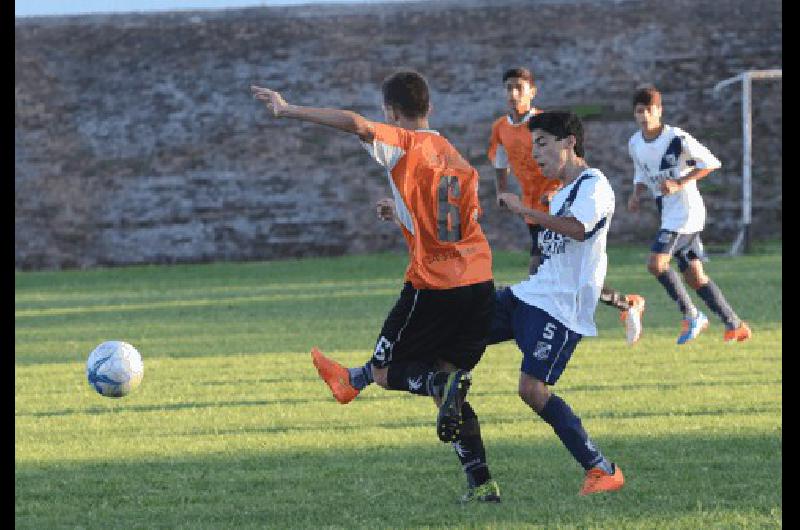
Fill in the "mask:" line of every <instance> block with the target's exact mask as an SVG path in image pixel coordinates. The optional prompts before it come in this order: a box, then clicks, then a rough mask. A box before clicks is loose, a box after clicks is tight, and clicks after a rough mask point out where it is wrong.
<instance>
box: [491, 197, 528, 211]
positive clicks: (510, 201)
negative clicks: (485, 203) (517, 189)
mask: <svg viewBox="0 0 800 530" xmlns="http://www.w3.org/2000/svg"><path fill="white" fill-rule="evenodd" d="M497 202H498V204H500V206H503V207H504V208H508V209H509V210H510V211H511V212H513V213H516V214H520V213H522V208H523V207H522V201H520V199H519V197H518V196H517V195H514V194H513V193H507V192H506V193H501V194H500V195H498V196H497Z"/></svg>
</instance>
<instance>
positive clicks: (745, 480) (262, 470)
mask: <svg viewBox="0 0 800 530" xmlns="http://www.w3.org/2000/svg"><path fill="white" fill-rule="evenodd" d="M758 251H759V253H758V254H755V255H749V256H745V257H737V258H723V257H718V258H713V259H712V261H711V262H710V263H709V264H707V268H706V270H707V271H708V273H709V274H710V275H711V276H712V277H713V278H714V279H715V281H716V282H717V283H718V285H719V286H720V287H721V288H722V290H723V291H724V292H725V293H726V295H727V296H728V298H729V300H730V302H731V304H732V305H733V307H734V308H736V309H737V311H738V312H739V313H740V315H741V316H742V317H743V318H745V319H747V320H748V321H749V322H750V323H751V325H752V328H753V330H754V333H755V335H754V338H753V339H752V340H751V341H749V342H746V343H742V344H735V345H726V344H723V342H722V340H721V339H722V332H723V328H722V325H721V324H720V322H719V320H718V319H716V318H714V317H712V322H711V326H710V327H709V329H708V330H707V331H706V332H705V333H704V334H703V335H701V336H700V337H699V338H698V339H697V340H695V341H693V342H692V343H689V344H687V345H686V346H682V347H678V346H676V345H675V338H676V337H677V334H678V330H679V315H678V313H677V310H676V308H675V307H674V304H673V302H672V301H670V300H669V299H668V298H667V295H666V294H665V293H664V292H663V289H662V288H661V286H660V285H659V284H658V283H657V282H656V281H655V280H654V279H653V278H652V277H651V276H650V275H649V274H648V273H647V271H646V270H645V266H644V262H645V259H646V256H647V250H646V248H645V247H625V248H613V249H611V250H610V259H609V275H608V278H607V283H608V284H609V285H611V286H615V287H617V288H619V289H620V290H622V291H624V292H639V293H642V294H643V295H645V296H646V297H647V312H646V314H645V319H644V322H645V334H644V336H643V338H642V340H641V341H640V343H639V344H637V345H636V346H635V347H633V348H631V347H628V346H627V345H626V344H625V340H624V333H623V329H622V327H621V326H620V325H619V322H618V316H617V313H616V311H613V310H611V309H609V308H607V307H605V306H602V305H600V306H599V307H598V310H597V313H596V318H597V322H598V326H599V329H600V336H599V337H596V338H587V339H584V340H583V341H582V342H581V344H580V345H579V346H578V349H577V351H576V352H575V355H574V356H573V359H572V361H571V362H570V365H569V366H568V368H567V370H566V371H565V373H564V375H563V376H562V378H561V380H560V381H559V383H558V385H557V386H556V387H555V391H556V392H557V393H558V394H559V395H561V396H562V397H563V398H565V399H566V400H567V401H568V402H569V403H570V404H571V405H572V407H573V408H574V409H575V411H576V412H577V413H578V414H579V415H580V416H581V417H582V419H583V423H584V426H585V428H586V429H587V431H588V432H589V433H590V434H591V436H592V438H593V439H594V441H595V442H596V443H597V444H598V445H599V446H600V448H601V449H602V450H603V451H604V453H605V454H606V455H607V456H609V457H610V458H611V459H612V460H614V461H616V462H617V463H619V464H620V466H621V467H622V469H623V470H624V472H625V475H626V480H627V482H626V486H625V488H623V489H622V490H620V491H619V492H616V493H613V494H605V495H595V496H590V497H586V498H583V497H578V496H577V491H578V489H579V487H580V483H581V478H582V472H581V469H580V468H579V466H578V465H577V464H576V463H575V462H574V461H573V460H572V459H571V457H570V456H569V454H568V453H567V451H566V450H565V449H564V448H563V447H562V446H561V445H560V443H559V441H558V439H557V438H556V437H555V435H554V434H553V432H552V430H551V429H550V427H548V426H547V425H546V424H545V423H544V422H543V421H541V420H540V419H539V418H538V417H536V416H535V415H534V414H533V413H532V412H531V411H530V410H529V409H527V408H526V407H525V406H524V405H523V403H522V402H521V401H520V400H519V398H518V397H517V394H516V384H517V378H518V371H519V362H520V354H519V352H518V351H517V350H516V348H515V346H514V345H513V344H512V343H505V344H502V345H496V346H491V347H490V348H489V349H488V350H487V353H486V355H485V357H484V359H483V361H482V362H481V364H479V365H478V367H477V368H476V370H475V372H474V374H475V379H474V385H473V388H472V390H471V396H472V397H471V399H470V401H471V402H472V404H473V406H474V407H475V409H476V411H477V413H478V415H479V417H480V419H481V424H482V431H483V435H484V439H485V442H486V447H487V452H488V457H489V461H490V465H491V468H492V472H493V474H494V476H495V477H496V478H497V480H498V482H499V483H500V487H501V490H502V494H503V504H502V505H493V506H482V505H480V506H468V507H461V506H458V505H457V504H456V503H455V500H456V499H457V497H458V496H459V495H460V494H461V493H462V492H463V488H464V477H463V474H462V472H461V470H460V466H459V465H458V461H457V459H456V458H455V455H454V454H453V452H452V449H451V448H450V447H449V446H447V445H445V444H442V443H440V442H438V441H437V439H436V435H435V433H434V423H435V409H434V407H433V405H432V404H431V403H430V401H429V400H427V399H423V398H418V397H413V396H410V395H405V394H402V393H396V392H387V391H384V390H382V389H380V388H378V387H376V386H372V387H370V388H369V389H367V390H366V391H365V392H364V393H362V395H361V396H359V398H358V399H357V400H356V401H355V402H354V403H352V404H350V405H347V406H341V405H339V404H337V403H336V402H334V401H333V399H332V398H331V396H330V394H329V392H328V390H327V387H325V385H324V384H322V383H321V382H320V381H319V380H318V379H317V376H316V372H315V370H314V368H313V366H312V364H311V362H310V358H309V354H308V351H309V349H310V347H311V346H312V345H319V346H321V347H322V349H323V351H325V352H326V353H328V354H331V355H332V356H334V357H335V358H337V359H339V360H341V361H342V362H344V363H346V364H350V365H355V364H357V363H358V364H361V363H363V362H364V361H365V360H366V359H367V358H368V355H369V352H370V351H371V349H372V346H373V344H374V341H375V338H376V336H377V334H378V331H379V330H380V326H381V324H382V322H383V319H384V317H385V316H386V313H387V312H388V310H389V309H390V307H391V306H392V304H393V303H394V300H395V299H396V296H397V294H398V293H399V290H400V287H401V278H402V274H403V270H404V268H405V263H406V262H405V257H404V256H400V255H390V254H386V255H375V256H362V257H346V258H336V259H313V260H312V259H309V260H301V261H281V262H270V263H238V264H234V263H220V264H207V265H181V266H172V267H156V266H147V267H130V268H116V269H98V270H91V271H65V272H35V273H31V272H27V273H17V274H16V277H15V282H16V294H15V305H16V314H15V316H16V318H15V386H16V389H15V442H16V444H15V486H16V493H15V499H16V503H15V523H16V527H17V528H192V529H194V528H242V527H244V528H279V529H285V528H346V529H351V528H492V529H498V530H499V529H507V528H615V529H616V528H643V529H644V528H686V529H697V528H763V527H767V528H775V527H780V526H781V520H782V506H781V489H782V485H781V439H782V421H781V410H782V400H781V388H782V368H781V343H782V340H781V334H782V323H781V308H782V300H781V282H782V280H781V253H782V249H781V245H780V243H773V244H770V245H761V246H759V247H758ZM526 267H527V256H525V255H523V254H522V253H503V252H498V253H496V256H495V274H496V279H497V282H498V283H505V284H508V283H512V282H514V281H517V280H519V279H521V278H522V276H523V274H522V272H523V271H524V270H525V269H526ZM695 299H696V300H697V297H695ZM697 302H698V303H699V304H702V302H700V301H699V300H697ZM700 307H702V305H701V306H700ZM111 339H121V340H126V341H128V342H131V343H132V344H134V345H135V346H136V347H137V348H138V349H139V351H140V352H141V353H142V356H143V358H144V360H145V376H144V381H143V383H142V386H141V387H140V388H139V389H138V390H137V391H136V392H135V393H133V394H131V395H130V396H128V397H125V398H123V399H118V400H113V399H108V398H103V397H101V396H99V395H97V394H95V393H94V391H93V390H92V389H91V388H90V387H89V385H88V384H87V383H86V380H85V375H84V363H85V361H86V357H87V355H88V353H89V351H91V349H92V348H93V347H94V346H96V345H97V344H98V343H100V342H102V341H104V340H111Z"/></svg>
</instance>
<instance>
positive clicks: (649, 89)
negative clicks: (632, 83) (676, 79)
mask: <svg viewBox="0 0 800 530" xmlns="http://www.w3.org/2000/svg"><path fill="white" fill-rule="evenodd" d="M640 103H641V104H642V105H644V106H646V107H649V106H650V105H657V106H659V107H660V106H661V92H659V91H658V90H657V89H656V87H654V86H653V85H645V86H641V87H639V88H637V89H636V92H635V93H634V94H633V106H634V107H635V106H636V105H639V104H640Z"/></svg>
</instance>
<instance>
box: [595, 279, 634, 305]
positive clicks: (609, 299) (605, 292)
mask: <svg viewBox="0 0 800 530" xmlns="http://www.w3.org/2000/svg"><path fill="white" fill-rule="evenodd" d="M600 301H601V302H603V303H604V304H606V305H610V306H611V307H616V308H617V309H619V310H620V311H625V310H626V309H628V308H630V306H631V305H630V304H629V303H628V299H627V298H626V297H625V295H624V294H622V293H621V292H619V291H617V290H615V289H611V288H610V287H606V286H605V285H604V286H603V288H602V289H601V290H600Z"/></svg>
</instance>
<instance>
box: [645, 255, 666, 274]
mask: <svg viewBox="0 0 800 530" xmlns="http://www.w3.org/2000/svg"><path fill="white" fill-rule="evenodd" d="M668 268H669V263H666V264H665V263H664V262H663V260H660V259H658V258H656V257H651V258H650V259H649V260H647V270H648V271H649V272H650V274H652V275H653V276H661V275H662V274H663V273H665V272H667V269H668Z"/></svg>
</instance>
